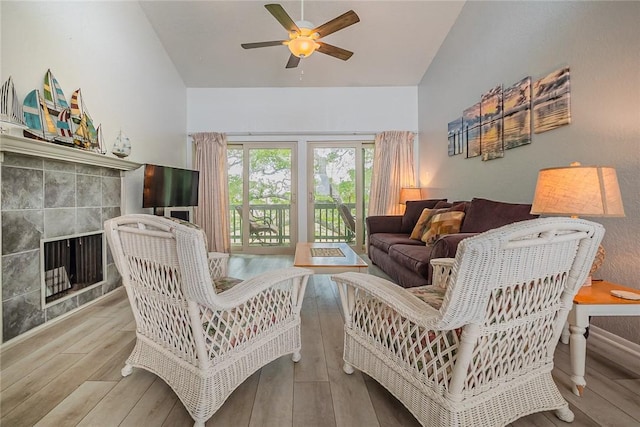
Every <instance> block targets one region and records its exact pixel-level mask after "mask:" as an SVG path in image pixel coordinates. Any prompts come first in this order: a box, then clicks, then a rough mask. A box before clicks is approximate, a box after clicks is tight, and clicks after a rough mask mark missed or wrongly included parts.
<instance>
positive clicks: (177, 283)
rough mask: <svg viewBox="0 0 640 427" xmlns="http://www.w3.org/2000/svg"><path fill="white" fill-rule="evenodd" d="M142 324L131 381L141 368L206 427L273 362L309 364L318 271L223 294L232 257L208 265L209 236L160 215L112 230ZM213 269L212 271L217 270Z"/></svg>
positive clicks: (296, 271)
mask: <svg viewBox="0 0 640 427" xmlns="http://www.w3.org/2000/svg"><path fill="white" fill-rule="evenodd" d="M105 233H106V235H107V239H108V241H109V246H110V247H111V251H112V253H113V256H114V259H115V262H116V266H117V268H118V270H119V271H120V274H121V275H122V281H123V283H124V286H125V288H126V290H127V295H128V297H129V301H130V303H131V307H132V310H133V315H134V317H135V321H136V338H137V340H136V345H135V348H134V349H133V352H132V353H131V355H130V356H129V358H128V359H127V362H126V365H125V367H124V368H123V369H122V375H123V376H127V375H129V374H130V373H131V371H132V367H140V368H143V369H146V370H148V371H150V372H153V373H155V374H156V375H158V376H159V377H160V378H162V379H163V380H164V381H165V382H166V383H167V384H168V385H169V386H171V388H172V389H173V390H174V391H175V393H176V394H177V395H178V397H179V398H180V400H181V401H182V403H183V404H184V406H185V408H186V409H187V411H189V414H190V415H191V416H192V417H193V419H194V420H195V426H204V423H205V421H206V420H208V419H209V418H210V417H211V416H212V415H213V414H214V413H215V412H216V411H217V410H218V408H220V406H221V405H222V404H223V403H224V401H225V400H226V399H227V397H228V396H229V395H230V394H231V393H232V392H233V390H234V389H235V388H236V387H237V386H238V385H240V384H241V383H242V382H243V381H244V380H245V379H246V378H248V377H249V376H250V375H251V374H253V373H254V372H255V371H257V370H258V369H260V368H261V367H262V366H264V365H266V364H267V363H269V362H271V361H272V360H274V359H276V358H278V357H280V356H282V355H285V354H289V353H293V361H294V362H297V361H298V360H300V347H301V344H300V343H301V341H300V308H301V305H302V298H303V296H304V291H305V286H306V283H307V280H308V277H309V275H310V274H311V273H312V272H311V271H310V270H305V269H300V268H293V267H292V268H287V269H279V270H274V271H271V272H267V273H263V274H261V275H259V276H256V277H254V278H252V279H249V280H245V281H244V282H242V283H239V284H238V285H236V286H234V287H233V288H232V289H229V290H227V291H225V292H222V293H220V294H216V292H215V291H214V287H213V285H212V277H214V278H215V277H218V276H220V275H224V274H226V256H225V255H224V254H215V253H214V254H212V255H211V256H208V254H207V251H206V247H205V239H204V234H203V233H202V231H201V230H199V229H197V228H193V227H189V226H187V225H183V224H178V223H176V222H174V221H172V220H170V219H167V218H162V217H157V216H152V215H125V216H122V217H118V218H114V219H112V220H109V221H106V222H105ZM209 264H211V266H212V268H211V269H210V268H209Z"/></svg>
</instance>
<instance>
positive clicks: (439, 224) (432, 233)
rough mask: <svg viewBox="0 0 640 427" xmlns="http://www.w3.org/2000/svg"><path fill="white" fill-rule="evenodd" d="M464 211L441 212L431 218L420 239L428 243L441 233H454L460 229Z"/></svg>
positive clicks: (431, 242)
mask: <svg viewBox="0 0 640 427" xmlns="http://www.w3.org/2000/svg"><path fill="white" fill-rule="evenodd" d="M463 218H464V212H455V211H451V212H443V213H439V214H436V215H434V216H433V217H432V218H431V225H430V226H429V228H428V229H426V230H425V232H424V234H423V235H422V239H421V240H422V241H423V242H425V243H426V244H428V245H430V244H433V242H435V241H436V240H437V239H438V237H440V236H441V235H443V234H454V233H457V232H459V231H460V227H461V226H462V219H463Z"/></svg>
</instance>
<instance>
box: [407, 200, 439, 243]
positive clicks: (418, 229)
mask: <svg viewBox="0 0 640 427" xmlns="http://www.w3.org/2000/svg"><path fill="white" fill-rule="evenodd" d="M435 213H436V210H435V209H429V208H424V209H423V210H422V213H421V214H420V218H418V222H416V226H415V227H413V231H412V232H411V236H410V237H411V238H412V239H414V240H420V238H421V237H422V235H423V234H424V230H425V229H426V228H429V224H430V223H431V217H433V215H434V214H435Z"/></svg>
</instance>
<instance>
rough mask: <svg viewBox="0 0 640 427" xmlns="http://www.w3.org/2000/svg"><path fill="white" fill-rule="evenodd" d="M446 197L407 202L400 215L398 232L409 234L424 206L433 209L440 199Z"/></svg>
mask: <svg viewBox="0 0 640 427" xmlns="http://www.w3.org/2000/svg"><path fill="white" fill-rule="evenodd" d="M446 200H447V199H429V200H411V201H408V202H407V205H406V208H405V211H404V215H403V216H402V226H401V228H400V232H402V233H407V234H411V231H412V230H413V227H415V226H416V222H418V218H420V215H421V214H422V211H423V210H424V209H425V208H429V209H433V208H434V207H435V205H436V204H437V203H438V202H440V201H446Z"/></svg>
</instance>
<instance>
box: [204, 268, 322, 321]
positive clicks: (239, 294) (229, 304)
mask: <svg viewBox="0 0 640 427" xmlns="http://www.w3.org/2000/svg"><path fill="white" fill-rule="evenodd" d="M312 274H313V271H311V270H309V269H306V268H299V267H289V268H283V269H279V270H273V271H268V272H265V273H262V274H259V275H257V276H255V277H252V278H251V279H248V280H245V281H243V282H241V283H238V284H237V285H235V286H234V287H233V288H231V289H229V290H228V291H225V292H223V293H221V294H218V301H219V302H220V305H219V306H218V307H209V308H210V309H212V310H231V309H233V308H235V307H237V306H238V305H241V304H244V303H246V302H247V301H249V300H251V299H252V298H255V297H256V296H259V295H260V294H262V293H263V292H264V291H266V290H267V289H269V288H273V287H275V286H282V285H283V284H284V283H286V282H289V281H290V283H291V284H290V285H285V286H283V288H289V287H291V286H293V287H294V288H296V289H294V290H293V292H294V295H293V297H294V299H295V300H296V301H295V303H296V304H297V305H299V304H301V303H302V297H303V296H304V289H305V288H304V286H306V283H307V280H308V278H309V276H310V275H312Z"/></svg>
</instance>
